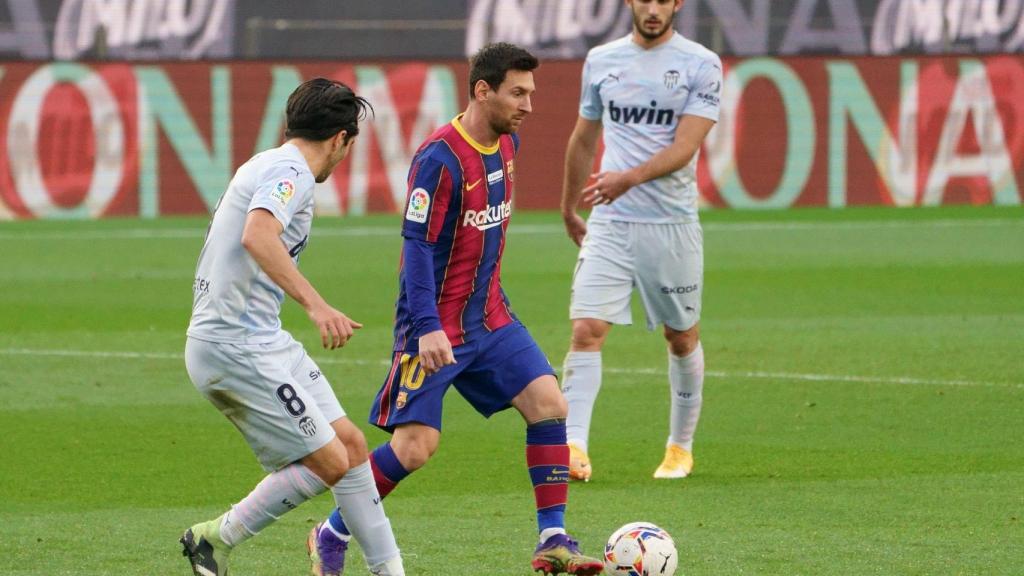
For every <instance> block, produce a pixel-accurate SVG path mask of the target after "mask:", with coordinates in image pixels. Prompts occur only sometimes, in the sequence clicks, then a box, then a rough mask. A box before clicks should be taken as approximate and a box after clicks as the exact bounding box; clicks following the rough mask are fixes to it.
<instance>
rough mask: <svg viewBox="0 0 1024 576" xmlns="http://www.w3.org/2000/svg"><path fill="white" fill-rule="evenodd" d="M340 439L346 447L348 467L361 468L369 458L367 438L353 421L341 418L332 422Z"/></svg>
mask: <svg viewBox="0 0 1024 576" xmlns="http://www.w3.org/2000/svg"><path fill="white" fill-rule="evenodd" d="M331 426H332V427H333V428H334V432H335V433H336V434H337V435H338V439H339V440H341V443H342V444H344V445H345V452H346V453H347V454H348V465H349V467H350V468H352V467H355V466H359V465H360V464H362V463H363V462H366V460H367V459H368V458H369V454H368V451H367V447H366V436H364V435H363V431H362V430H360V429H359V428H358V427H357V426H356V425H355V424H354V423H353V422H352V420H350V419H348V418H339V419H338V420H335V421H334V422H331Z"/></svg>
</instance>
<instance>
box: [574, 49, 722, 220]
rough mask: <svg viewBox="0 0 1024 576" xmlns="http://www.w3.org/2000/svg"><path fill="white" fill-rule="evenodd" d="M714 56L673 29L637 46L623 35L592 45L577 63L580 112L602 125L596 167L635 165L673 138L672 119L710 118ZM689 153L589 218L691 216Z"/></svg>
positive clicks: (714, 98)
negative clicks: (685, 160)
mask: <svg viewBox="0 0 1024 576" xmlns="http://www.w3.org/2000/svg"><path fill="white" fill-rule="evenodd" d="M721 90H722V62H721V60H720V59H719V57H718V56H717V55H716V54H715V53H714V52H712V51H710V50H708V49H707V48H705V47H703V46H701V45H700V44H697V43H696V42H692V41H690V40H687V39H686V38H683V37H682V36H681V35H680V34H679V33H678V32H676V33H674V34H673V36H672V38H671V39H670V40H669V41H667V42H665V43H663V44H660V45H659V46H656V47H654V48H651V49H644V48H642V47H640V46H639V45H638V44H636V43H635V42H633V39H632V36H631V35H630V36H626V37H624V38H620V39H618V40H615V41H613V42H609V43H607V44H604V45H601V46H598V47H596V48H594V49H592V50H591V51H590V53H589V54H587V60H586V62H585V63H584V65H583V87H582V95H581V96H580V116H582V117H584V118H586V119H588V120H600V121H601V122H602V124H603V126H604V157H603V158H602V159H601V170H602V171H620V170H628V169H631V168H635V167H636V166H639V165H640V164H643V163H644V162H646V161H647V160H649V159H650V158H651V156H654V155H655V154H656V153H658V152H660V151H661V150H662V149H664V148H666V147H667V146H669V145H670V144H671V143H672V142H673V141H674V140H675V130H676V127H677V126H678V124H679V118H680V117H681V116H683V115H687V114H689V115H694V116H700V117H703V118H709V119H711V120H714V121H715V122H717V121H718V109H719V99H720V94H721ZM697 198H698V193H697V155H696V154H695V155H694V157H693V160H691V161H690V163H689V164H687V165H686V166H684V167H683V168H681V169H679V170H677V171H675V172H673V173H671V174H667V175H665V176H663V177H661V178H657V179H655V180H651V181H648V182H644V183H643V184H640V185H639V186H636V187H635V188H631V189H630V190H629V191H627V192H626V193H625V194H623V195H622V196H620V197H619V198H617V199H616V200H615V201H614V202H612V203H611V204H607V205H599V206H596V207H594V210H593V211H592V212H591V213H590V219H591V220H594V221H603V222H608V221H624V222H646V223H672V222H694V221H696V220H697Z"/></svg>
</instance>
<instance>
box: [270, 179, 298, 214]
mask: <svg viewBox="0 0 1024 576" xmlns="http://www.w3.org/2000/svg"><path fill="white" fill-rule="evenodd" d="M292 196H295V184H294V183H293V182H292V181H291V180H288V179H287V178H285V179H284V180H278V181H277V183H276V184H274V187H273V188H271V189H270V197H271V198H273V199H274V200H277V202H278V203H279V204H280V205H281V207H282V208H283V207H285V206H287V205H288V202H289V201H290V200H291V199H292Z"/></svg>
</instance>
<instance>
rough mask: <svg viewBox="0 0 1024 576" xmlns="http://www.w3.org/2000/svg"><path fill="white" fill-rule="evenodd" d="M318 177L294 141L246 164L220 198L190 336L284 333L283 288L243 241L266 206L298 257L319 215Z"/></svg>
mask: <svg viewBox="0 0 1024 576" xmlns="http://www.w3.org/2000/svg"><path fill="white" fill-rule="evenodd" d="M315 183H316V182H315V178H314V177H313V174H312V172H310V170H309V165H308V164H307V163H306V159H305V158H304V157H303V156H302V153H301V152H300V151H299V149H298V148H296V147H295V146H294V145H292V144H285V145H283V146H281V147H280V148H274V149H272V150H267V151H266V152H262V153H260V154H257V155H256V156H253V157H252V158H251V159H249V161H248V162H246V163H245V164H243V165H242V166H241V167H240V168H239V169H238V171H237V172H236V173H235V177H234V178H232V179H231V183H230V184H229V185H228V189H227V192H225V193H224V196H222V197H221V199H220V202H218V203H217V208H216V209H215V210H214V213H213V221H212V222H211V223H210V229H209V231H208V232H207V233H206V243H205V245H204V246H203V251H202V252H201V253H200V254H199V264H198V265H197V266H196V278H195V281H194V283H193V286H192V292H193V301H192V321H191V322H190V323H189V327H188V335H189V336H191V337H193V338H198V339H200V340H207V341H211V342H227V343H234V344H262V343H267V342H271V341H273V340H274V339H275V337H277V336H279V335H280V332H281V319H280V312H281V303H282V302H283V301H284V291H283V290H281V288H280V287H278V286H277V284H275V283H274V282H273V280H271V279H270V277H269V276H267V275H266V273H264V272H263V269H261V268H260V266H259V264H257V263H256V261H255V260H254V259H253V258H252V256H251V255H250V254H249V252H248V251H247V250H246V249H245V248H244V247H243V246H242V229H243V228H244V227H245V220H246V217H247V216H248V214H249V212H251V211H252V210H254V209H257V208H263V209H265V210H267V211H269V212H270V213H271V214H273V215H274V217H275V218H277V219H278V221H280V222H281V225H282V226H283V227H284V231H283V232H282V233H281V242H282V243H283V244H284V246H285V248H286V249H287V250H288V252H289V254H291V256H292V258H293V259H294V260H295V262H296V263H298V259H299V253H300V252H302V250H303V249H304V248H305V247H306V242H307V241H308V239H309V228H310V224H311V223H312V220H313V187H314V186H315Z"/></svg>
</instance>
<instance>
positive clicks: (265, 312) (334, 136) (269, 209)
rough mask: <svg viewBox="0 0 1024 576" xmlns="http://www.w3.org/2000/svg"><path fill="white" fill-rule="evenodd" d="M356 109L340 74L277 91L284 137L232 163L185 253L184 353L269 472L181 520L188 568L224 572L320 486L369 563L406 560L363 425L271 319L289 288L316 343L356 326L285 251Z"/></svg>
mask: <svg viewBox="0 0 1024 576" xmlns="http://www.w3.org/2000/svg"><path fill="white" fill-rule="evenodd" d="M368 109H369V104H368V103H367V102H366V101H365V100H363V99H362V98H360V97H358V96H356V95H355V94H354V93H353V92H352V90H351V89H349V87H348V86H345V85H344V84H342V83H340V82H334V81H331V80H327V79H325V78H316V79H314V80H310V81H308V82H305V83H303V84H302V85H301V86H299V87H298V88H297V89H296V90H295V91H294V92H293V93H292V94H291V96H290V97H289V98H288V104H287V107H286V117H287V128H286V131H285V136H286V137H287V138H288V140H287V142H285V143H284V145H282V146H281V147H279V148H274V149H273V150H267V151H265V152H262V153H260V154H257V155H256V156H254V157H253V158H252V159H250V160H249V161H248V162H246V163H245V164H244V165H242V167H240V168H239V169H238V171H237V172H236V173H235V176H234V178H233V179H232V180H231V183H230V184H229V185H228V189H227V191H226V192H225V193H224V196H222V197H221V199H220V202H219V203H218V204H217V208H216V209H215V211H214V214H213V219H212V221H211V222H210V228H209V230H208V232H207V235H206V241H205V243H204V245H203V250H202V253H201V254H200V255H199V264H198V265H197V267H196V279H195V282H194V284H193V304H192V320H191V322H190V323H189V327H188V339H187V341H186V344H185V366H186V368H187V369H188V375H189V377H190V378H191V380H192V383H193V384H195V386H196V388H197V389H198V390H199V391H200V392H201V393H202V394H203V396H205V397H206V399H207V400H209V401H210V402H211V403H212V404H213V405H214V406H215V407H216V408H217V409H219V410H220V411H221V412H222V413H223V414H224V415H225V416H227V418H228V419H229V420H231V422H232V423H233V424H234V425H235V426H236V427H237V428H238V430H239V431H240V432H241V433H242V435H243V436H245V439H246V441H247V442H248V443H249V446H250V447H251V448H252V450H253V452H254V453H255V454H256V457H257V459H259V461H260V464H262V465H263V467H264V469H266V470H267V472H268V475H267V476H266V477H265V478H264V479H263V480H262V481H261V482H260V483H259V484H258V485H257V486H256V488H254V489H253V490H252V492H250V493H249V495H248V496H246V497H245V498H243V499H242V500H241V501H239V502H238V503H237V504H235V505H234V506H232V507H231V509H230V510H228V511H227V512H225V513H224V514H223V515H221V516H220V517H219V518H216V519H214V520H210V521H208V522H201V523H199V524H196V525H195V526H192V527H191V528H189V529H188V530H187V531H185V534H184V535H183V536H182V537H181V543H182V545H183V546H184V554H185V556H186V557H187V558H188V561H189V564H190V565H191V567H192V571H193V573H194V574H195V575H196V576H223V575H225V574H227V573H228V555H229V553H230V552H231V550H232V549H233V548H235V547H236V546H238V545H239V544H241V543H242V542H244V541H245V540H248V539H249V538H251V537H253V536H254V535H256V533H258V532H259V531H260V530H262V529H263V528H265V527H267V526H268V525H270V524H271V523H273V522H274V520H276V519H277V518H278V517H280V516H281V515H282V514H284V513H286V512H288V511H289V510H292V509H293V508H295V507H296V506H298V505H299V504H302V503H303V502H305V501H306V500H308V499H310V498H313V497H314V496H316V495H318V494H320V493H322V492H325V491H327V490H331V491H332V492H333V494H334V499H335V502H336V503H337V505H338V506H339V507H341V509H342V510H343V511H344V512H345V518H346V519H348V521H349V525H350V526H351V527H352V531H353V532H354V533H355V534H356V538H357V540H359V543H360V544H361V545H362V546H363V549H364V551H365V553H366V554H365V555H366V560H367V563H368V564H369V567H370V570H371V572H372V573H373V574H378V575H391V576H402V575H403V574H404V571H403V567H402V559H401V556H400V555H399V551H398V547H397V545H396V544H395V537H394V534H393V533H392V531H391V524H390V522H389V521H388V518H387V516H385V514H384V509H383V507H382V506H381V504H380V497H379V495H378V492H377V487H376V484H375V483H374V481H373V474H372V472H371V471H370V466H369V464H368V463H367V455H366V452H367V449H366V439H365V438H364V437H363V434H362V432H360V431H359V429H358V428H356V426H355V425H354V424H353V423H352V422H351V421H350V420H349V419H348V418H347V417H346V416H345V412H344V410H342V408H341V404H339V402H338V399H337V397H336V396H335V395H334V391H333V390H332V389H331V386H330V384H328V382H327V378H326V377H324V375H323V373H322V372H320V369H319V368H318V367H317V365H316V363H314V362H313V360H312V359H311V358H310V357H309V356H308V355H307V354H306V351H305V350H304V349H303V347H302V345H301V344H299V343H298V342H296V341H295V339H293V338H292V336H291V335H290V334H289V333H288V332H286V331H284V330H283V329H282V328H281V320H280V313H281V302H282V301H283V300H284V295H285V294H288V295H289V296H291V297H292V298H294V299H295V301H296V302H298V303H299V304H301V305H302V307H303V308H305V310H306V313H307V314H308V315H309V319H310V320H311V321H313V323H314V324H316V326H317V328H319V330H320V335H321V339H322V342H323V345H324V347H325V348H329V349H334V348H338V347H339V346H343V345H344V344H345V342H346V341H347V340H348V339H349V337H351V336H352V331H353V329H356V328H359V327H360V324H359V323H358V322H354V321H352V320H351V319H350V318H348V317H347V316H346V315H345V314H343V313H342V312H340V311H338V310H336V309H334V308H332V307H331V306H330V305H329V304H328V303H327V302H326V301H324V299H323V298H322V297H321V296H320V294H319V293H317V291H316V289H315V288H313V286H312V285H311V284H310V283H309V281H307V280H306V278H305V277H304V276H303V275H302V274H301V273H300V272H299V269H298V266H297V264H298V259H299V253H300V252H302V250H303V249H304V248H305V247H306V244H307V240H308V238H309V231H310V225H311V221H312V218H313V187H314V183H315V182H323V181H324V180H326V179H327V177H328V176H330V175H331V171H332V170H334V167H335V166H337V165H338V163H339V162H341V161H342V159H344V158H345V156H346V155H347V154H348V152H349V150H351V149H352V145H353V144H354V143H355V138H356V135H357V134H358V133H359V126H358V122H359V120H360V119H362V118H365V116H366V112H367V110H368ZM191 441H193V442H201V441H202V439H201V438H191ZM196 474H199V475H200V476H201V474H202V472H201V471H200V472H197V473H196Z"/></svg>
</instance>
